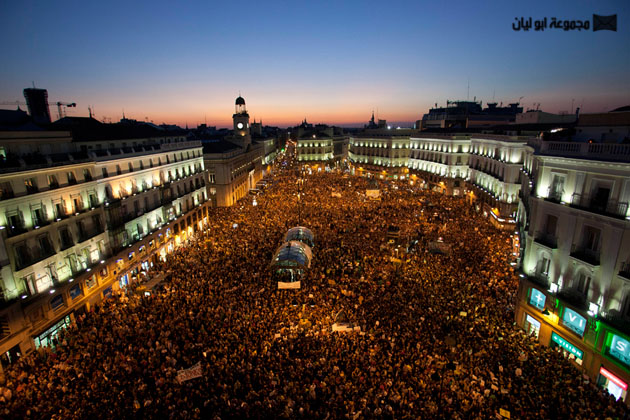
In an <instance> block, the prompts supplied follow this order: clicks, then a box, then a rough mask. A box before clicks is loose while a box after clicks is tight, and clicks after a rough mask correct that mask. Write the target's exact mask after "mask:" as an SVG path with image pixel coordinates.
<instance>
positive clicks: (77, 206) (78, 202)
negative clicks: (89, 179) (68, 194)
mask: <svg viewBox="0 0 630 420" xmlns="http://www.w3.org/2000/svg"><path fill="white" fill-rule="evenodd" d="M72 202H73V204H74V211H75V213H79V212H80V211H83V200H82V199H81V197H80V196H79V197H75V198H73V199H72Z"/></svg>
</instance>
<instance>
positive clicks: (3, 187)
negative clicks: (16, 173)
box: [0, 182, 14, 200]
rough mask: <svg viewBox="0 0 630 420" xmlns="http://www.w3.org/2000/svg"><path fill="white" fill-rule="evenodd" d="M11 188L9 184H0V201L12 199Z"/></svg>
mask: <svg viewBox="0 0 630 420" xmlns="http://www.w3.org/2000/svg"><path fill="white" fill-rule="evenodd" d="M13 196H14V194H13V188H12V187H11V183H10V182H0V200H6V199H8V198H13Z"/></svg>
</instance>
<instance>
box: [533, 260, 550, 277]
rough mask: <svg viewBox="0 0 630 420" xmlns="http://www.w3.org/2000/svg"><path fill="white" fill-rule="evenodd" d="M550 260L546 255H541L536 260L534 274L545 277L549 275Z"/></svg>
mask: <svg viewBox="0 0 630 420" xmlns="http://www.w3.org/2000/svg"><path fill="white" fill-rule="evenodd" d="M550 263H551V260H550V259H549V257H548V256H547V255H543V256H542V257H541V259H540V261H538V266H537V268H536V274H538V275H541V276H544V277H547V276H548V275H549V264H550Z"/></svg>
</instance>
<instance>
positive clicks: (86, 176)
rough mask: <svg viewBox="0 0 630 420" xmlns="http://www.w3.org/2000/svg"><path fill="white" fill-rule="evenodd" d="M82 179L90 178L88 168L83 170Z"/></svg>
mask: <svg viewBox="0 0 630 420" xmlns="http://www.w3.org/2000/svg"><path fill="white" fill-rule="evenodd" d="M83 179H85V181H86V182H88V181H91V180H92V172H91V171H90V170H89V169H84V170H83Z"/></svg>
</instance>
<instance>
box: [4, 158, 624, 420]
mask: <svg viewBox="0 0 630 420" xmlns="http://www.w3.org/2000/svg"><path fill="white" fill-rule="evenodd" d="M292 150H293V148H292V147H289V150H288V151H287V154H283V155H281V157H280V158H279V160H278V162H277V168H276V169H275V170H274V175H273V176H272V177H270V178H269V183H268V184H269V186H268V187H267V188H265V189H264V190H263V192H262V193H261V194H259V195H257V196H256V197H255V201H256V205H255V206H254V205H252V202H253V200H252V197H251V196H250V197H246V198H244V199H242V200H240V201H239V202H238V203H237V205H235V206H233V207H230V208H216V209H213V210H212V211H211V213H212V216H213V217H212V218H211V220H212V221H211V222H210V224H209V225H208V226H207V228H206V229H205V230H204V231H203V232H200V233H199V234H198V235H196V236H195V237H193V238H190V240H189V241H188V243H187V244H185V245H182V246H181V247H180V248H179V249H178V250H176V251H175V252H174V253H173V254H171V255H169V256H168V257H167V259H166V261H165V262H162V263H160V264H159V265H157V266H156V267H155V268H154V270H153V271H152V275H153V276H158V275H159V274H163V275H164V276H165V280H164V282H163V285H162V288H161V291H157V292H152V293H147V294H145V293H144V290H145V289H144V288H142V287H140V288H138V285H134V287H130V288H129V290H128V291H127V293H126V294H123V293H121V294H117V295H116V296H115V297H113V298H111V299H109V300H106V301H104V302H103V304H102V305H100V306H99V307H97V308H96V309H95V310H94V311H93V312H91V313H89V314H87V315H82V316H79V317H78V319H77V322H76V324H73V325H72V326H70V327H69V328H68V329H67V330H66V331H65V332H62V333H61V334H60V335H59V336H58V337H57V339H56V340H55V345H56V347H55V349H54V351H51V350H49V349H47V348H44V347H41V348H40V349H39V350H38V351H37V352H35V353H34V354H32V355H30V356H28V357H25V358H22V359H20V360H19V361H18V362H17V364H16V365H13V366H11V367H10V368H9V369H8V370H6V371H5V375H4V382H3V384H2V395H3V397H4V402H3V407H2V409H3V413H2V414H3V415H5V416H6V415H9V416H10V417H11V416H13V417H22V418H59V419H61V418H64V419H65V418H88V417H99V418H100V417H108V418H147V417H151V418H157V417H163V418H354V419H359V418H461V419H469V418H470V419H477V418H479V419H485V418H495V417H497V416H499V415H502V414H503V415H505V414H506V413H508V414H507V415H510V414H511V416H512V418H575V419H578V418H584V419H587V418H589V419H591V418H601V419H604V418H622V417H623V416H624V415H627V408H626V406H625V405H623V404H622V403H621V402H619V403H616V402H615V401H614V398H612V397H611V396H609V395H608V394H607V393H606V392H605V391H603V390H602V389H600V388H598V387H596V386H595V385H594V384H593V383H592V382H591V381H590V380H589V379H588V377H585V376H582V375H581V374H580V373H579V372H578V371H577V370H575V369H574V368H573V367H572V366H571V365H570V363H569V361H567V360H566V359H565V358H564V357H563V356H562V354H561V351H560V350H559V349H551V348H549V347H546V346H543V345H540V344H539V343H538V342H537V340H536V338H535V337H534V336H528V335H527V334H526V332H525V331H523V330H522V329H521V328H520V327H518V326H517V325H515V323H514V299H515V291H516V287H517V284H518V279H517V275H516V274H515V271H514V269H513V267H512V266H511V265H510V262H511V261H512V260H513V259H514V257H513V255H512V252H511V248H510V247H506V246H505V244H506V243H508V244H509V243H511V241H512V238H511V236H512V235H514V232H505V231H500V230H498V229H496V228H495V227H494V226H492V225H491V224H490V223H489V221H488V219H487V218H485V217H483V215H481V214H478V212H477V211H476V209H475V207H474V206H471V205H470V203H468V202H467V201H466V200H465V199H463V198H453V197H447V196H444V195H443V194H440V193H437V192H434V191H431V190H429V189H428V188H423V187H422V185H419V184H420V183H415V185H414V183H413V182H410V181H408V180H402V181H389V180H381V179H378V178H376V179H375V178H368V177H358V176H348V174H347V173H345V172H344V171H342V170H340V169H336V170H329V169H325V168H322V167H321V166H319V167H316V168H315V167H313V168H311V167H310V166H305V165H301V164H299V163H298V162H297V161H296V160H295V156H294V155H292V154H290V153H291V152H292ZM298 180H304V181H303V182H298ZM374 189H378V190H379V191H380V197H379V198H380V200H375V199H371V198H370V197H368V196H367V195H366V190H374ZM298 194H300V198H298ZM298 207H299V208H300V209H298ZM297 225H303V226H306V227H308V229H310V230H311V231H312V232H313V234H314V242H315V244H314V247H313V254H312V255H313V257H312V264H311V265H310V268H308V269H306V270H305V272H304V274H303V276H302V277H301V288H299V289H287V290H279V289H278V288H277V286H276V284H275V282H274V270H273V267H270V260H271V257H272V255H274V251H275V250H276V249H277V248H278V246H279V245H280V244H281V242H282V237H283V235H284V232H286V231H287V230H288V229H289V228H291V227H294V226H297ZM391 227H395V228H396V231H397V235H396V236H397V237H396V238H392V239H388V229H390V228H391ZM435 241H440V242H444V243H448V244H450V245H452V246H451V248H450V251H449V252H446V253H442V252H436V251H435V250H431V249H430V246H429V244H430V243H433V242H435ZM411 242H413V243H414V246H413V247H412V248H410V247H409V244H410V243H411ZM158 273H159V274H158ZM339 321H342V322H344V323H347V324H350V326H351V327H352V328H349V329H347V330H346V331H343V332H339V331H338V332H333V331H332V327H333V324H335V323H336V322H339ZM198 363H199V364H200V367H201V369H200V372H199V373H198V375H199V376H197V375H193V377H192V379H189V380H186V381H185V382H181V383H180V382H179V381H178V371H181V370H183V369H188V368H190V367H191V366H194V365H196V364H198ZM86 401H89V402H90V404H86V403H85V402H86ZM500 413H502V414H500Z"/></svg>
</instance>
